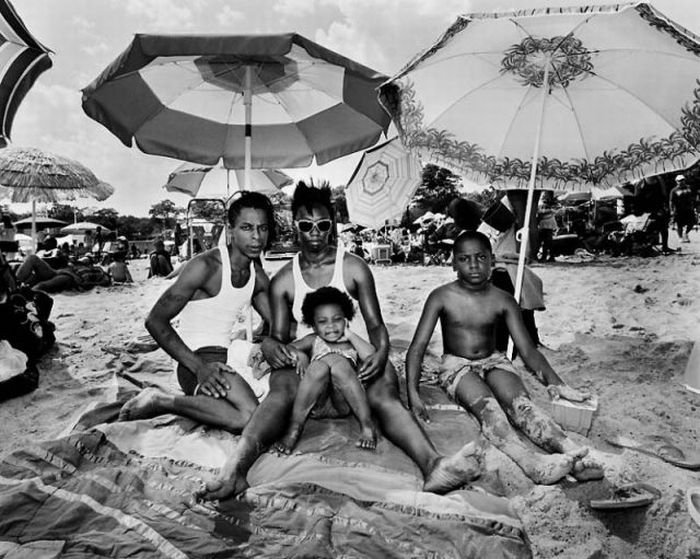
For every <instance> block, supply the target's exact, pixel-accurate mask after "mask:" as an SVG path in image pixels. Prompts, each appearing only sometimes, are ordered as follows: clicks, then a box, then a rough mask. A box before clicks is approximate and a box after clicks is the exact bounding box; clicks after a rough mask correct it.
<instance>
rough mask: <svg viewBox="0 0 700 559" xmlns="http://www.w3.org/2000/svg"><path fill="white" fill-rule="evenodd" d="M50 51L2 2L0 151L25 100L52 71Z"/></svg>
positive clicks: (0, 16) (0, 33)
mask: <svg viewBox="0 0 700 559" xmlns="http://www.w3.org/2000/svg"><path fill="white" fill-rule="evenodd" d="M49 52H51V51H50V50H49V49H47V48H46V47H45V46H44V45H42V44H41V43H39V41H37V40H36V39H35V38H34V37H33V36H32V34H31V33H30V32H29V30H28V29H27V28H26V27H25V25H24V23H23V22H22V20H21V19H20V17H19V16H18V15H17V12H16V11H15V9H14V8H13V7H12V4H10V2H9V1H8V0H0V148H2V147H5V146H6V145H7V142H8V140H9V139H10V131H11V129H12V122H13V120H14V118H15V114H16V113H17V109H18V108H19V105H20V103H21V102H22V99H24V96H25V95H26V94H27V92H28V91H29V89H30V88H31V87H32V85H33V84H34V82H35V81H36V79H37V78H38V77H39V75H40V74H41V73H42V72H44V71H46V70H48V69H49V68H51V59H50V58H49V54H48V53H49Z"/></svg>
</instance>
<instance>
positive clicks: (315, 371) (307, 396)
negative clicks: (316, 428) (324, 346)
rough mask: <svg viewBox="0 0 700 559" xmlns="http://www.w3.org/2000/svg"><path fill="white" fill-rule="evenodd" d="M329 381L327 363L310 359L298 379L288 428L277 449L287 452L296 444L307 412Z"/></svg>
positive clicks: (326, 387) (276, 446)
mask: <svg viewBox="0 0 700 559" xmlns="http://www.w3.org/2000/svg"><path fill="white" fill-rule="evenodd" d="M329 381H330V367H329V366H328V364H327V363H325V362H323V361H321V360H318V361H312V362H311V363H310V364H309V366H308V368H307V369H306V372H305V373H304V376H303V377H302V379H301V380H300V381H299V386H298V388H297V395H296V397H295V398H294V406H293V407H292V417H291V419H290V421H289V428H288V429H287V432H286V434H285V435H284V437H282V439H281V440H280V441H279V442H278V443H276V444H275V448H276V449H277V450H279V451H280V452H282V453H284V454H289V453H290V452H291V451H292V449H293V448H294V447H295V446H296V444H297V441H298V440H299V437H300V436H301V432H302V430H303V428H304V424H305V423H306V419H307V418H308V417H309V413H311V410H312V409H313V407H314V406H315V405H316V402H318V400H319V398H320V397H321V395H322V394H323V393H324V392H326V390H327V389H328V384H329Z"/></svg>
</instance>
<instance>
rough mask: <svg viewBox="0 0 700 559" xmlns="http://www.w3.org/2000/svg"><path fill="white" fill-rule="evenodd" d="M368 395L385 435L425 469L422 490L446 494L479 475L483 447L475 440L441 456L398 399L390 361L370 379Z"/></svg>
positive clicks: (396, 382)
mask: <svg viewBox="0 0 700 559" xmlns="http://www.w3.org/2000/svg"><path fill="white" fill-rule="evenodd" d="M367 397H368V399H369V405H370V409H371V410H372V412H373V413H374V414H375V416H376V418H377V420H378V421H379V426H380V427H381V429H382V431H383V433H384V435H385V436H386V438H387V439H389V440H390V441H391V442H392V443H394V444H395V445H396V446H398V447H399V448H400V449H401V450H403V451H404V452H405V453H406V454H407V455H408V456H409V457H410V458H411V459H412V460H413V461H414V462H415V463H416V465H417V466H418V467H419V468H420V470H421V472H423V478H424V480H425V481H424V484H423V490H424V491H430V492H432V493H447V492H448V491H451V490H452V489H456V488H457V487H459V486H461V485H464V484H465V483H467V482H469V481H471V480H473V479H475V478H477V477H479V475H480V473H481V449H480V447H479V446H478V445H475V444H474V442H470V443H468V444H466V445H464V446H463V447H462V448H461V449H460V450H459V451H458V452H456V453H455V454H453V455H452V456H449V457H446V456H442V455H441V454H440V453H439V452H438V451H437V450H436V449H435V447H434V446H433V443H432V442H431V441H430V439H429V438H428V436H427V435H426V434H425V431H423V429H422V427H421V426H420V424H419V423H418V420H417V419H416V418H415V417H414V416H413V414H412V413H411V412H409V411H408V410H407V409H406V408H405V407H404V405H403V403H402V402H401V400H400V398H399V386H398V379H397V378H396V371H395V369H394V366H393V365H392V364H391V362H387V366H386V368H385V369H384V373H383V374H382V375H381V376H379V377H378V378H375V379H373V380H372V381H370V384H369V385H368V386H367Z"/></svg>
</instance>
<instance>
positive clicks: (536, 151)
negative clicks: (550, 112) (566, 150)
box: [508, 62, 549, 359]
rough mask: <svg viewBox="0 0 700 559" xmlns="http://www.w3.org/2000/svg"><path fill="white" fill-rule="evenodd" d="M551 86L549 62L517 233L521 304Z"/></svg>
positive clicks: (510, 352)
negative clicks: (543, 128)
mask: <svg viewBox="0 0 700 559" xmlns="http://www.w3.org/2000/svg"><path fill="white" fill-rule="evenodd" d="M548 84H549V62H546V63H545V68H544V79H543V81H542V101H541V105H540V118H539V120H538V122H537V132H536V133H535V147H534V148H533V150H532V163H531V165H530V180H529V182H528V185H527V202H526V204H525V218H524V223H523V227H522V228H521V229H520V231H518V232H517V233H516V239H517V240H519V241H520V253H519V254H518V271H517V274H516V276H515V293H514V297H515V300H516V301H517V302H518V304H520V294H521V292H522V288H523V276H524V275H525V259H526V258H527V253H528V249H529V240H530V216H531V215H532V201H533V200H534V197H535V178H536V177H537V160H538V158H539V156H540V140H541V139H542V123H543V121H544V107H545V104H546V102H547V89H548ZM513 349H514V344H513V338H509V340H508V357H510V358H511V359H512V358H513V353H514V352H513Z"/></svg>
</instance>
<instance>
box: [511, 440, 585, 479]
mask: <svg viewBox="0 0 700 559" xmlns="http://www.w3.org/2000/svg"><path fill="white" fill-rule="evenodd" d="M586 454H588V449H587V448H580V449H577V450H574V451H570V452H566V453H564V454H557V453H555V454H535V453H528V456H527V457H521V459H520V460H516V462H517V463H518V465H519V466H520V467H521V468H522V469H523V471H524V472H525V474H526V475H527V477H529V478H530V479H531V480H532V481H534V482H535V483H537V484H539V485H552V484H554V483H556V482H558V481H559V480H560V479H562V478H564V477H566V476H567V475H569V474H570V473H572V471H573V469H574V465H575V464H576V463H577V462H580V461H581V460H582V459H583V457H584V456H585V455H586Z"/></svg>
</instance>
